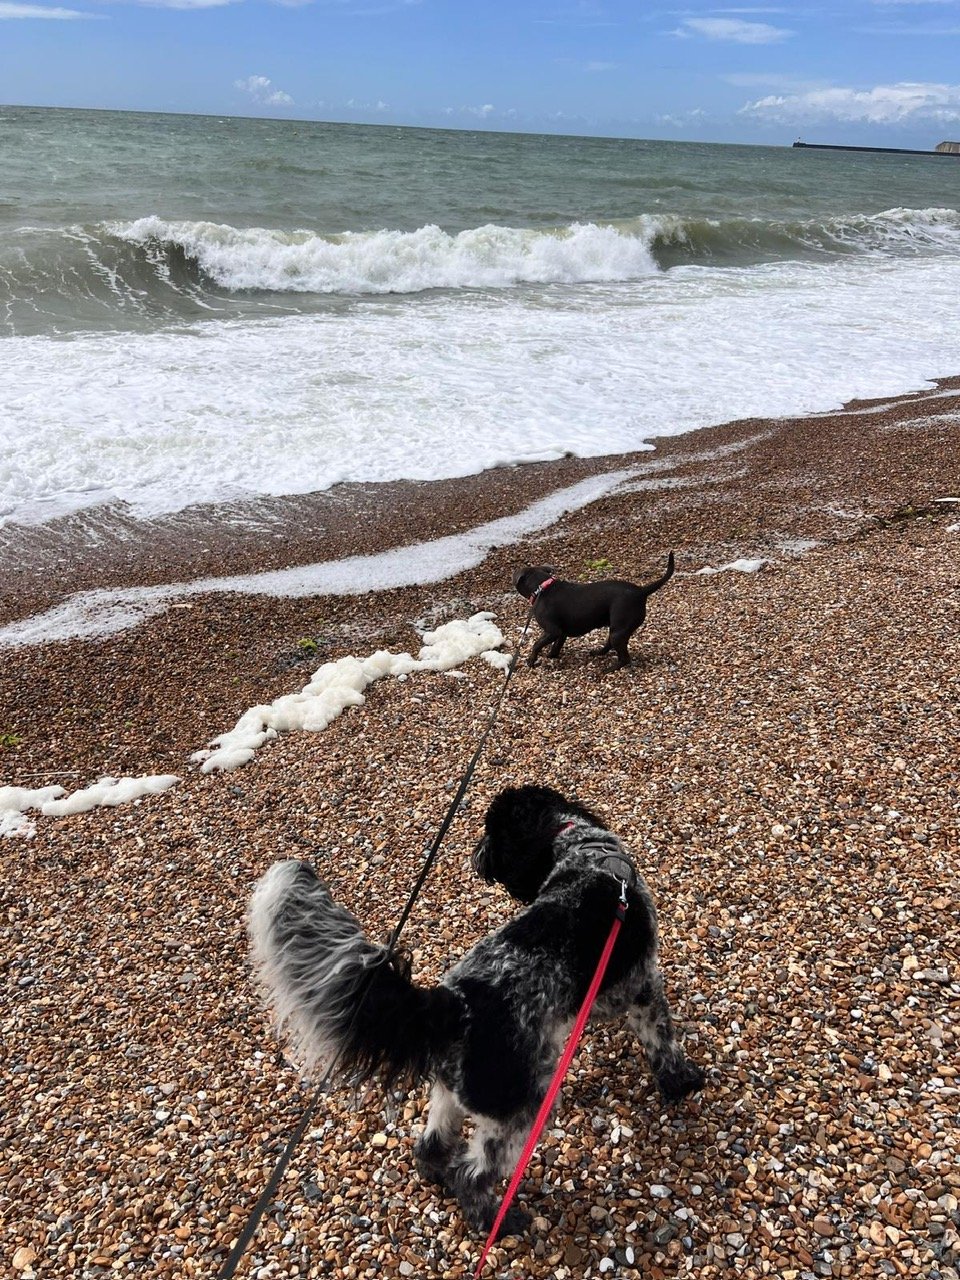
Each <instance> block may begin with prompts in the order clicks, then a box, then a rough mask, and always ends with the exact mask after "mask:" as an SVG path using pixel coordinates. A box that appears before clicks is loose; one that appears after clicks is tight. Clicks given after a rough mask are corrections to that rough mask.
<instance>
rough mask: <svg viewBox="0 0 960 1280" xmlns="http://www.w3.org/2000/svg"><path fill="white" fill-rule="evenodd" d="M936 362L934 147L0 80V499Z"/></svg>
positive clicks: (465, 448)
mask: <svg viewBox="0 0 960 1280" xmlns="http://www.w3.org/2000/svg"><path fill="white" fill-rule="evenodd" d="M933 141H936V139H934V140H933ZM958 373H960V160H953V159H950V158H939V159H935V158H930V157H926V156H915V155H890V154H864V153H841V152H819V151H815V150H806V149H794V148H791V147H790V146H789V145H784V146H782V147H757V146H724V145H707V144H698V143H689V142H662V141H645V140H642V139H638V140H631V139H613V138H584V137H560V136H536V135H529V134H503V133H489V132H479V131H478V132H465V131H453V130H449V131H448V130H433V129H415V128H395V127H389V126H376V127H374V126H358V125H348V124H325V123H315V122H309V121H292V120H263V119H240V118H233V117H216V116H187V115H152V114H139V113H118V112H97V111H70V110H46V109H38V108H25V107H0V524H4V525H11V524H13V525H15V524H22V525H36V524H38V523H43V522H47V521H51V520H54V519H57V518H60V517H64V516H69V515H70V514H71V513H74V512H80V511H82V512H84V513H85V518H89V516H90V511H91V509H96V508H98V507H113V508H116V507H117V506H118V504H122V505H123V509H124V511H125V512H126V513H127V514H128V515H129V516H131V517H132V518H134V519H135V520H138V519H150V518H152V517H155V516H158V515H162V514H165V513H171V512H180V511H183V510H185V509H186V508H190V507H193V506H198V505H200V504H209V503H224V502H228V503H238V504H240V506H241V507H242V505H243V503H244V502H246V501H249V500H259V499H263V498H269V497H272V496H275V495H291V494H302V493H308V492H314V491H318V490H324V489H327V488H329V487H330V486H332V485H334V484H336V483H337V482H340V481H359V482H376V481H386V480H397V479H411V480H430V479H439V478H449V477H456V476H462V475H466V474H473V473H476V472H479V471H482V470H484V469H486V468H490V467H496V466H505V465H510V464H515V463H520V462H524V461H531V460H535V459H537V460H541V459H552V458H558V457H562V456H564V455H571V454H572V455H577V456H585V457H588V456H599V455H610V454H619V453H623V452H629V451H633V450H637V449H641V448H643V447H644V446H645V445H647V444H648V443H649V442H651V441H653V440H655V439H656V437H658V436H664V435H673V434H677V433H680V432H685V431H690V430H692V429H696V428H699V427H704V426H707V425H711V424H715V423H721V422H726V421H731V420H734V419H739V418H746V417H773V416H781V415H787V414H790V415H793V414H805V413H817V412H821V413H822V412H826V411H828V410H831V409H835V408H837V407H839V406H840V405H842V404H843V403H844V402H845V401H847V400H849V399H851V398H853V397H885V396H890V395H895V394H897V393H901V392H906V391H909V390H914V389H918V388H921V387H925V386H928V385H929V384H930V381H931V380H932V379H934V378H936V377H939V376H946V375H953V374H958Z"/></svg>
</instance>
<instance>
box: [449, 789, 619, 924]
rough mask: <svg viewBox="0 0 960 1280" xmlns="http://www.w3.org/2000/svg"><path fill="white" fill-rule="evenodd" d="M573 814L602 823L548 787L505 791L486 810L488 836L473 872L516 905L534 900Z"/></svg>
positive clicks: (476, 852) (479, 849)
mask: <svg viewBox="0 0 960 1280" xmlns="http://www.w3.org/2000/svg"><path fill="white" fill-rule="evenodd" d="M571 814H577V815H578V816H581V817H584V818H587V819H588V820H589V821H591V822H592V823H593V824H594V825H596V826H602V825H603V824H602V823H601V822H600V821H599V819H597V818H595V817H594V815H593V814H591V813H589V812H588V810H586V809H583V808H582V807H581V806H580V805H578V804H577V803H576V802H573V801H568V800H566V799H565V798H564V797H563V796H562V795H561V794H560V792H559V791H554V790H553V788H552V787H531V786H528V787H506V788H504V790H503V791H501V792H500V794H499V795H498V796H495V797H494V800H493V802H492V803H491V805H490V807H489V809H488V810H487V815H486V818H485V819H484V825H485V827H486V835H485V836H484V837H483V839H482V840H481V841H480V843H479V844H478V845H477V847H476V849H475V850H474V854H473V865H474V867H475V868H476V871H477V873H478V874H479V875H481V876H482V877H483V878H484V880H486V881H487V883H488V884H493V883H497V884H502V885H503V887H504V888H505V889H506V891H507V892H508V893H509V894H510V895H511V897H514V898H517V899H519V900H520V902H533V900H534V899H535V898H536V896H537V894H538V893H539V892H540V889H541V887H542V886H543V882H544V880H546V878H547V876H548V875H549V874H550V872H551V871H552V870H553V868H554V864H555V863H556V852H555V850H554V841H555V839H556V837H557V835H558V834H559V832H560V829H561V827H562V825H563V822H564V819H565V818H569V816H570V815H571Z"/></svg>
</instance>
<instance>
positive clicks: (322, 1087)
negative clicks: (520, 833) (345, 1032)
mask: <svg viewBox="0 0 960 1280" xmlns="http://www.w3.org/2000/svg"><path fill="white" fill-rule="evenodd" d="M532 617H533V604H531V606H530V610H529V612H528V613H527V620H526V622H525V623H524V624H523V632H522V633H521V636H520V643H519V644H518V645H517V648H516V652H515V653H514V654H513V656H512V657H511V659H510V663H509V666H508V667H507V675H506V679H505V680H504V682H503V686H502V688H501V689H500V696H499V698H497V701H496V702H495V703H494V706H493V710H492V711H491V712H490V715H489V716H488V718H487V723H486V726H485V727H484V730H483V732H482V733H481V735H480V741H479V742H478V743H477V748H476V750H475V751H474V753H473V755H472V756H471V757H470V762H469V763H468V765H467V767H466V769H465V770H464V772H463V777H462V778H461V779H460V785H459V787H457V791H456V794H455V795H454V797H453V799H452V800H451V801H450V804H449V805H448V806H447V812H446V814H445V815H444V818H443V821H442V822H441V823H440V826H439V829H438V830H437V834H436V835H435V836H434V838H433V842H432V843H431V845H430V848H429V849H428V850H427V852H426V855H425V857H424V860H423V866H422V867H421V868H420V874H419V875H418V876H417V879H416V882H415V883H414V886H413V888H412V889H411V890H410V893H409V895H408V897H407V901H406V903H405V905H404V908H403V910H402V911H401V912H400V919H399V920H398V921H397V924H396V927H395V928H394V930H393V933H392V934H391V935H390V939H389V941H388V942H387V945H386V947H385V949H384V953H383V957H382V959H381V960H380V961H379V963H380V964H386V962H387V961H388V960H389V959H390V957H391V956H392V955H393V952H394V949H395V948H396V945H397V939H398V938H399V937H400V932H401V930H402V929H403V926H404V925H405V924H406V923H407V920H408V919H409V918H410V913H411V911H412V910H413V908H414V904H415V903H416V901H417V898H418V897H419V896H420V890H421V889H422V888H423V886H424V884H425V882H426V879H427V876H428V875H429V874H430V871H431V869H432V868H433V864H434V862H436V860H437V854H438V853H439V852H440V845H441V844H442V843H443V838H444V836H445V835H446V834H447V832H448V831H449V830H450V824H451V823H452V822H453V819H454V818H455V817H456V814H457V810H458V809H459V807H460V802H461V800H462V799H463V797H464V796H465V795H466V792H467V787H468V786H469V785H470V779H471V778H472V777H473V775H474V773H475V771H476V768H477V765H478V764H479V763H480V757H481V756H482V755H483V748H484V747H485V746H486V744H487V739H488V738H489V737H490V733H491V731H492V730H493V726H494V724H496V721H497V716H498V715H499V714H500V708H501V707H502V706H503V701H504V699H505V698H506V696H507V690H508V689H509V687H510V681H511V680H512V679H513V673H514V671H515V670H516V667H517V662H518V661H519V659H520V651H521V649H522V648H523V642H524V640H526V638H527V631H528V630H529V628H530V620H531V619H532ZM372 978H373V974H371V975H370V978H369V979H368V981H367V984H366V986H365V987H364V989H363V990H362V991H361V992H360V995H359V999H358V1002H357V1005H356V1007H355V1009H354V1013H353V1019H352V1020H351V1026H352V1025H353V1022H355V1021H356V1018H357V1015H358V1014H359V1013H360V1010H361V1008H362V1006H363V1001H364V1000H365V999H366V995H367V992H368V991H369V989H370V981H371V980H372ZM338 1057H339V1055H335V1056H334V1057H333V1059H332V1060H331V1061H330V1063H329V1065H328V1066H327V1069H326V1071H325V1072H324V1074H323V1079H322V1080H321V1081H320V1083H319V1084H318V1085H317V1087H316V1089H315V1090H314V1094H313V1097H312V1098H311V1099H310V1101H309V1102H308V1103H307V1107H306V1110H305V1111H304V1113H303V1115H302V1116H301V1117H300V1123H299V1124H298V1125H297V1127H296V1128H295V1129H294V1131H293V1132H292V1133H291V1134H290V1137H289V1138H288V1139H287V1142H286V1145H285V1146H284V1148H283V1151H282V1152H281V1153H280V1158H279V1160H278V1161H277V1163H276V1165H275V1167H274V1170H273V1173H271V1175H270V1177H269V1179H268V1180H267V1185H266V1186H265V1187H264V1189H263V1191H262V1192H261V1193H260V1196H259V1198H258V1200H257V1202H256V1204H255V1205H254V1206H253V1208H252V1209H251V1210H250V1214H249V1216H248V1218H247V1220H246V1222H245V1223H244V1225H243V1230H242V1231H241V1232H240V1234H239V1235H238V1236H237V1239H236V1242H235V1244H234V1246H233V1248H232V1249H231V1250H230V1253H229V1255H228V1257H227V1260H226V1262H224V1264H223V1267H222V1268H221V1270H220V1271H219V1272H218V1273H217V1280H232V1277H233V1276H234V1275H235V1274H236V1270H237V1267H238V1265H239V1263H240V1259H241V1258H242V1257H243V1255H244V1254H245V1253H246V1251H247V1247H248V1245H249V1244H250V1241H251V1240H252V1239H253V1237H254V1236H255V1235H256V1232H257V1228H258V1227H259V1225H260V1222H261V1220H262V1218H263V1215H264V1214H265V1213H266V1211H267V1208H268V1207H269V1205H270V1201H271V1200H272V1199H273V1196H274V1193H275V1192H276V1190H277V1187H278V1186H279V1185H280V1180H281V1179H282V1177H283V1175H284V1174H285V1173H286V1171H287V1166H288V1165H289V1163H290V1160H291V1157H292V1156H293V1153H294V1151H295V1150H296V1148H297V1146H298V1145H299V1143H300V1140H301V1138H302V1137H303V1135H304V1134H305V1133H306V1131H307V1126H308V1125H309V1123H310V1121H311V1119H312V1118H313V1115H314V1112H315V1111H316V1109H317V1107H318V1105H319V1103H320V1099H321V1097H322V1096H323V1095H324V1093H325V1092H326V1089H327V1085H328V1083H329V1082H330V1077H331V1076H332V1075H333V1072H334V1069H335V1068H336V1065H337V1059H338Z"/></svg>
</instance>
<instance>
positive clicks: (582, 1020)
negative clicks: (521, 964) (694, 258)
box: [473, 880, 627, 1280]
mask: <svg viewBox="0 0 960 1280" xmlns="http://www.w3.org/2000/svg"><path fill="white" fill-rule="evenodd" d="M626 914H627V882H626V880H621V881H620V899H619V901H618V902H617V911H616V915H615V916H614V919H613V924H612V926H611V928H610V933H609V935H608V937H607V941H606V943H605V945H604V948H603V951H602V952H601V955H600V960H599V961H598V963H597V968H596V972H595V973H594V975H593V980H592V981H591V983H590V986H589V987H588V989H587V994H586V995H585V996H584V997H583V1004H581V1006H580V1012H579V1013H578V1014H577V1019H576V1022H575V1023H574V1024H573V1029H572V1030H571V1032H570V1036H569V1038H568V1040H567V1043H566V1047H565V1048H564V1050H563V1053H562V1055H561V1057H560V1061H559V1062H558V1063H557V1069H556V1071H555V1072H554V1073H553V1079H552V1080H551V1081H550V1086H549V1088H548V1089H547V1092H546V1094H545V1096H544V1099H543V1102H542V1103H541V1104H540V1110H539V1111H538V1112H537V1116H536V1119H535V1120H534V1122H533V1124H532V1126H531V1128H530V1132H529V1134H528V1135H527V1140H526V1142H525V1143H524V1146H523V1150H522V1151H521V1152H520V1158H519V1160H518V1161H517V1167H516V1168H515V1169H514V1171H513V1176H512V1177H511V1179H510V1184H509V1186H508V1187H507V1189H506V1191H505V1192H504V1196H503V1200H502V1201H501V1202H500V1208H499V1210H498V1211H497V1216H496V1218H494V1220H493V1226H492V1227H491V1228H490V1234H489V1235H488V1236H487V1239H486V1242H485V1243H484V1246H483V1252H482V1253H481V1254H480V1261H479V1262H478V1263H477V1267H476V1270H475V1271H474V1273H473V1280H478V1278H479V1276H480V1273H481V1271H482V1270H483V1264H484V1263H485V1262H486V1260H487V1255H488V1254H489V1253H490V1250H491V1249H492V1248H493V1245H494V1242H495V1241H496V1238H497V1235H498V1234H499V1231H500V1227H501V1226H502V1225H503V1220H504V1218H505V1217H506V1216H507V1210H508V1209H509V1208H510V1205H511V1204H512V1203H513V1197H514V1196H515V1195H516V1194H517V1188H518V1187H519V1186H520V1181H521V1179H522V1178H523V1175H524V1173H526V1170H527V1165H528V1164H529V1163H530V1158H531V1157H532V1155H533V1152H534V1148H535V1147H536V1145H537V1142H538V1141H539V1140H540V1134H541V1133H542V1132H543V1126H544V1125H545V1124H546V1123H547V1118H548V1116H549V1115H550V1112H551V1110H552V1108H553V1104H554V1102H555V1101H556V1098H557V1094H558V1093H559V1092H560V1086H561V1085H562V1084H563V1078H564V1076H565V1075H566V1074H567V1069H568V1068H569V1066H570V1063H571V1062H572V1061H573V1055H574V1053H575V1052H576V1050H577V1045H578V1044H579V1043H580V1039H581V1037H582V1035H583V1031H584V1028H585V1027H586V1025H587V1019H588V1018H589V1017H590V1010H591V1009H592V1008H593V1004H594V1001H595V1000H596V998H597V992H598V991H599V990H600V984H601V982H602V981H603V975H604V974H605V973H606V971H607V965H608V964H609V963H610V956H611V953H612V952H613V948H614V944H615V943H616V941H617V935H618V934H619V933H620V926H621V925H622V924H623V921H624V919H625V917H626Z"/></svg>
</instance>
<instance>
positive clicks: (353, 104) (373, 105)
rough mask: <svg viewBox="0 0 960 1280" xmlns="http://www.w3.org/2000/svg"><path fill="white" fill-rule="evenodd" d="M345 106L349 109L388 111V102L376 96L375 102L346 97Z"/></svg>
mask: <svg viewBox="0 0 960 1280" xmlns="http://www.w3.org/2000/svg"><path fill="white" fill-rule="evenodd" d="M347 106H348V107H349V108H350V110H351V111H389V110H390V104H389V102H384V101H383V99H382V98H378V99H377V100H376V102H358V101H357V99H356V98H348V99H347Z"/></svg>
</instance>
